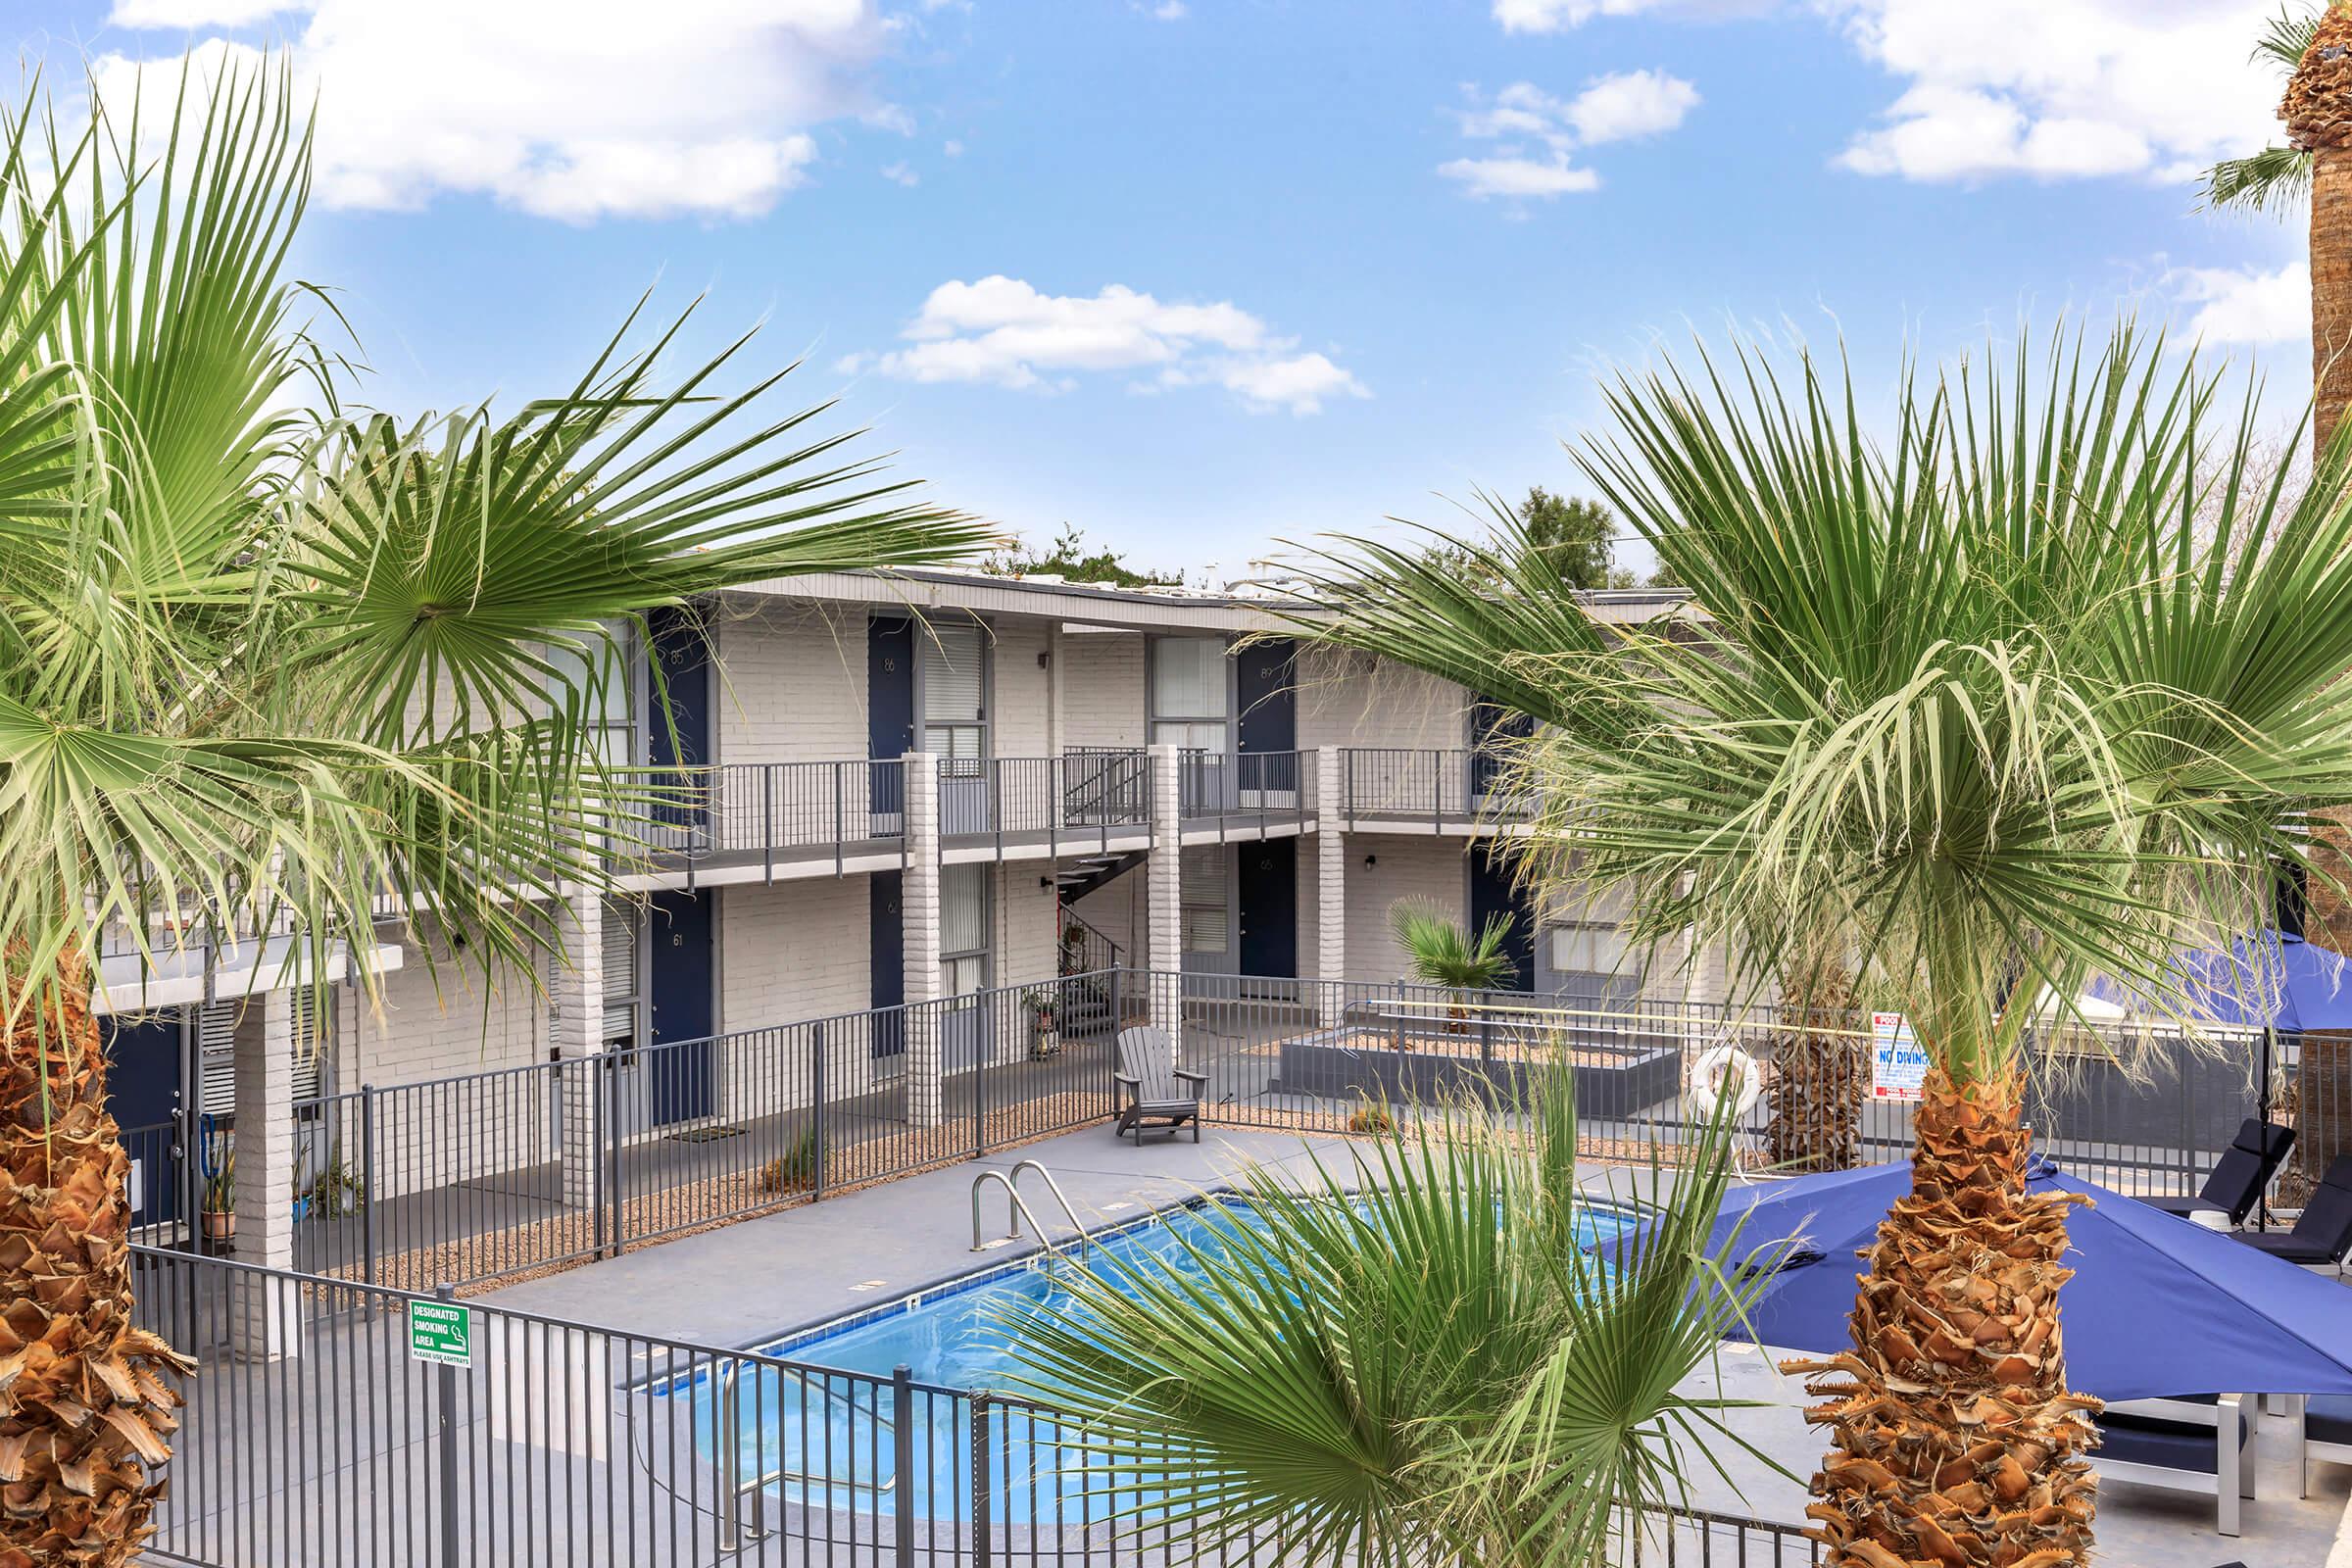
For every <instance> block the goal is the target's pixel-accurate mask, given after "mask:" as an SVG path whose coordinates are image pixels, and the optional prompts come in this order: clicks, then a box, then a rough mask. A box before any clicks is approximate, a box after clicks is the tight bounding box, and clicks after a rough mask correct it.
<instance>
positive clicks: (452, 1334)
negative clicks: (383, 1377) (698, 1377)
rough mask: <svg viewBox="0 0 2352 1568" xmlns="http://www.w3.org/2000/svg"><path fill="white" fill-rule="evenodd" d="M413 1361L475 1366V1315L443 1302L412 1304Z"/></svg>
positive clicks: (462, 1308)
mask: <svg viewBox="0 0 2352 1568" xmlns="http://www.w3.org/2000/svg"><path fill="white" fill-rule="evenodd" d="M409 1359H410V1360H412V1361H430V1362H432V1363H434V1364H435V1365H436V1366H461V1367H469V1366H471V1365H473V1313H472V1312H471V1311H469V1310H467V1309H466V1308H465V1307H463V1306H452V1305H449V1304H448V1303H446V1302H443V1301H411V1302H410V1303H409Z"/></svg>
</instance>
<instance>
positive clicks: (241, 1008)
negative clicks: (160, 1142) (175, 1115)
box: [190, 986, 335, 1116]
mask: <svg viewBox="0 0 2352 1568" xmlns="http://www.w3.org/2000/svg"><path fill="white" fill-rule="evenodd" d="M293 1001H294V1039H295V1048H294V1095H293V1098H294V1099H295V1100H297V1101H304V1100H316V1099H318V1098H319V1096H320V1095H322V1094H324V1093H326V1063H327V1058H328V1057H330V1056H331V1055H333V1054H334V1044H335V1031H334V1012H333V1010H332V1009H331V1008H330V1009H329V1010H328V1012H327V1015H326V1016H327V1027H326V1031H325V1033H324V1034H323V1035H322V1036H321V1037H320V1038H319V1040H317V1041H316V1042H314V1041H313V1040H312V1038H311V1033H310V1029H309V1027H308V1020H309V1018H310V1015H311V992H310V989H309V988H308V987H307V986H306V987H303V988H301V989H299V990H296V991H295V992H294V993H293ZM263 1005H264V1003H263V1000H262V999H261V998H260V997H258V996H257V997H254V998H252V999H250V1000H248V1001H241V1002H211V1003H206V1004H204V1005H201V1006H198V1007H195V1008H192V1009H190V1010H191V1011H193V1012H194V1013H195V1015H196V1108H197V1109H198V1110H201V1111H203V1112H204V1113H205V1114H206V1115H208V1116H231V1115H234V1114H236V1109H237V1073H236V1063H237V1022H238V1019H239V1018H240V1017H241V1016H244V1015H246V1014H248V1013H250V1014H251V1020H250V1021H249V1022H248V1023H247V1024H246V1027H247V1028H248V1029H258V1028H259V1027H260V1026H261V1017H260V1014H261V1009H262V1007H263Z"/></svg>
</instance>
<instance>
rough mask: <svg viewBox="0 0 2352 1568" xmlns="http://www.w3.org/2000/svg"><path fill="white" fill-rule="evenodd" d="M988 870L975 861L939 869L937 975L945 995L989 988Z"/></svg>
mask: <svg viewBox="0 0 2352 1568" xmlns="http://www.w3.org/2000/svg"><path fill="white" fill-rule="evenodd" d="M988 871H989V868H988V867H987V866H986V865H983V864H980V863H978V862H976V861H975V862H969V863H965V864H959V865H943V866H941V867H940V868H939V975H940V985H941V988H942V990H943V993H944V994H945V995H947V996H951V997H962V996H969V995H970V994H971V993H973V992H975V991H981V990H985V989H986V988H987V986H988V883H989V878H988Z"/></svg>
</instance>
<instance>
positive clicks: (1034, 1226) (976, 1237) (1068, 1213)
mask: <svg viewBox="0 0 2352 1568" xmlns="http://www.w3.org/2000/svg"><path fill="white" fill-rule="evenodd" d="M1032 1170H1033V1171H1035V1172H1037V1176H1038V1180H1040V1181H1042V1182H1044V1183H1045V1184H1046V1191H1047V1192H1049V1193H1052V1194H1053V1195H1054V1202H1056V1203H1059V1204H1060V1205H1061V1213H1062V1217H1063V1218H1064V1219H1066V1220H1068V1221H1069V1222H1070V1229H1071V1230H1073V1231H1075V1232H1077V1234H1078V1262H1079V1265H1080V1266H1081V1267H1083V1266H1085V1263H1086V1260H1087V1256H1088V1250H1089V1248H1090V1247H1091V1246H1092V1245H1093V1244H1092V1243H1090V1242H1089V1241H1088V1240H1087V1235H1086V1227H1085V1226H1084V1225H1082V1224H1080V1223H1079V1221H1078V1211H1077V1210H1076V1209H1074V1208H1072V1207H1071V1206H1070V1200H1069V1198H1068V1196H1067V1195H1065V1194H1064V1193H1063V1192H1062V1190H1061V1183H1059V1182H1057V1181H1055V1180H1054V1173H1053V1172H1052V1171H1050V1170H1048V1169H1046V1167H1045V1166H1044V1165H1042V1164H1040V1163H1039V1162H1038V1161H1036V1160H1034V1159H1023V1160H1016V1161H1014V1163H1013V1166H1012V1169H1011V1170H1009V1171H1001V1170H984V1171H982V1172H981V1173H980V1174H979V1175H977V1176H975V1177H973V1178H972V1250H973V1251H975V1252H977V1251H979V1250H982V1249H983V1248H985V1247H986V1246H987V1245H988V1244H987V1243H986V1242H985V1241H984V1240H982V1238H981V1235H980V1190H981V1189H982V1188H983V1187H986V1186H987V1185H988V1184H989V1183H990V1182H995V1183H996V1184H997V1185H998V1186H1000V1187H1002V1188H1004V1189H1005V1197H1006V1198H1008V1199H1010V1200H1011V1201H1012V1202H1011V1205H1010V1218H1011V1221H1012V1237H1011V1239H1012V1240H1018V1239H1019V1237H1020V1234H1021V1221H1022V1220H1023V1219H1024V1218H1026V1219H1027V1220H1028V1221H1029V1228H1030V1229H1031V1230H1033V1231H1035V1232H1036V1233H1037V1240H1038V1245H1039V1246H1041V1247H1043V1248H1044V1249H1045V1250H1046V1267H1047V1268H1049V1269H1051V1268H1052V1267H1053V1266H1054V1258H1055V1257H1057V1256H1059V1255H1060V1253H1061V1248H1059V1247H1056V1246H1055V1245H1054V1241H1053V1239H1052V1238H1050V1237H1049V1236H1047V1235H1046V1227H1045V1226H1044V1225H1043V1224H1042V1223H1040V1222H1039V1220H1038V1217H1037V1213H1036V1211H1035V1210H1034V1209H1032V1208H1030V1206H1029V1204H1028V1202H1027V1201H1025V1200H1023V1199H1022V1197H1021V1173H1022V1172H1023V1171H1032Z"/></svg>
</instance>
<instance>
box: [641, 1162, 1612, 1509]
mask: <svg viewBox="0 0 2352 1568" xmlns="http://www.w3.org/2000/svg"><path fill="white" fill-rule="evenodd" d="M1206 1206H1207V1201H1205V1200H1197V1201H1194V1202H1191V1203H1188V1204H1185V1205H1183V1206H1182V1207H1177V1208H1170V1209H1162V1210H1159V1211H1157V1212H1154V1213H1152V1214H1150V1215H1147V1216H1145V1217H1144V1218H1143V1219H1141V1220H1137V1221H1133V1222H1130V1223H1128V1224H1125V1225H1122V1226H1119V1227H1117V1228H1116V1229H1113V1230H1109V1231H1104V1232H1100V1233H1097V1234H1096V1235H1095V1236H1094V1237H1093V1250H1094V1253H1095V1257H1096V1260H1097V1263H1098V1270H1097V1272H1098V1277H1099V1278H1102V1279H1104V1280H1106V1281H1108V1282H1110V1283H1112V1284H1114V1285H1117V1286H1120V1287H1121V1288H1124V1285H1125V1282H1126V1280H1127V1277H1128V1274H1127V1271H1126V1270H1125V1269H1120V1268H1113V1267H1103V1266H1101V1265H1103V1264H1107V1263H1110V1262H1113V1261H1115V1262H1118V1263H1125V1264H1131V1265H1132V1264H1138V1263H1152V1264H1154V1265H1156V1267H1159V1268H1164V1269H1166V1270H1169V1271H1171V1272H1175V1273H1180V1274H1187V1275H1192V1276H1195V1277H1198V1276H1199V1274H1200V1272H1201V1268H1200V1264H1199V1262H1198V1260H1197V1258H1196V1255H1195V1250H1196V1249H1197V1250H1199V1252H1201V1253H1204V1254H1207V1255H1209V1256H1211V1257H1214V1256H1216V1255H1218V1254H1220V1253H1221V1252H1222V1251H1223V1250H1224V1245H1225V1244H1224V1242H1223V1239H1222V1237H1221V1235H1220V1232H1219V1230H1218V1225H1219V1223H1220V1222H1219V1220H1218V1218H1217V1217H1216V1216H1215V1215H1213V1214H1210V1213H1206V1212H1204V1209H1205V1208H1206ZM1218 1207H1219V1209H1221V1211H1222V1213H1223V1214H1224V1215H1226V1216H1231V1218H1232V1219H1234V1220H1237V1221H1239V1222H1241V1223H1244V1224H1247V1223H1249V1220H1250V1213H1251V1210H1250V1206H1249V1205H1248V1204H1247V1203H1246V1202H1240V1201H1233V1200H1225V1201H1221V1202H1220V1203H1219V1204H1218ZM1623 1223H1624V1217H1623V1216H1622V1215H1620V1214H1618V1213H1617V1212H1615V1211H1613V1210H1609V1209H1604V1208H1593V1209H1587V1210H1584V1211H1582V1212H1581V1213H1580V1216H1579V1220H1578V1230H1579V1235H1580V1238H1581V1239H1583V1240H1587V1241H1599V1240H1604V1239H1606V1238H1607V1237H1609V1236H1612V1235H1614V1234H1616V1232H1617V1231H1618V1230H1619V1229H1620V1228H1621V1227H1622V1225H1623ZM1050 1264H1051V1265H1052V1266H1049V1265H1050ZM1067 1266H1068V1265H1067V1264H1066V1263H1054V1260H1053V1259H1050V1258H1043V1257H1031V1258H1025V1259H1022V1260H1019V1261H1016V1262H1012V1263H1007V1264H1002V1265H999V1266H997V1267H995V1268H989V1269H982V1270H979V1271H976V1272H975V1273H973V1274H970V1275H966V1276H964V1277H963V1278H961V1279H956V1280H952V1281H949V1282H948V1283H946V1284H944V1285H940V1286H937V1287H935V1288H933V1289H931V1290H927V1291H922V1292H918V1293H916V1294H914V1295H911V1296H907V1297H903V1298H901V1299H897V1300H895V1301H889V1302H885V1303H883V1304H881V1305H879V1306H874V1307H870V1308H867V1309H866V1310H863V1311H860V1312H858V1313H855V1314H853V1315H851V1316H849V1317H846V1318H842V1319H839V1320H837V1321H835V1322H832V1323H827V1324H820V1325H818V1326H816V1327H814V1328H809V1329H803V1330H799V1331H797V1332H795V1333H793V1334H790V1335H787V1336H785V1337H783V1338H781V1339H778V1340H776V1341H774V1342H772V1343H770V1344H766V1345H762V1346H760V1347H759V1348H758V1353H759V1354H760V1355H766V1356H775V1357H779V1358H781V1359H784V1360H788V1361H792V1362H795V1363H797V1364H799V1365H801V1366H804V1367H809V1368H811V1369H812V1370H811V1371H809V1372H806V1373H798V1372H786V1371H783V1370H782V1369H777V1368H762V1369H760V1372H759V1373H758V1375H757V1377H756V1378H746V1379H743V1380H741V1382H740V1383H739V1384H738V1385H736V1386H724V1385H721V1386H713V1385H712V1384H711V1382H710V1381H709V1380H705V1379H696V1380H694V1381H693V1382H692V1383H691V1384H690V1385H688V1386H686V1387H683V1388H676V1389H671V1390H666V1391H662V1392H664V1393H666V1394H667V1395H668V1396H669V1397H691V1398H692V1399H693V1400H694V1402H695V1410H694V1428H695V1433H696V1444H697V1446H698V1447H699V1448H701V1450H702V1451H703V1453H704V1455H705V1457H707V1458H711V1459H713V1460H715V1461H718V1462H720V1463H721V1464H722V1466H724V1467H726V1468H731V1469H732V1470H733V1471H734V1473H735V1474H736V1475H737V1476H738V1477H739V1478H740V1481H741V1484H742V1485H743V1486H745V1487H746V1488H750V1487H752V1486H754V1485H755V1484H760V1485H764V1486H765V1487H766V1489H767V1490H768V1491H769V1493H770V1495H777V1496H779V1497H780V1498H781V1499H782V1500H785V1501H788V1502H794V1503H807V1504H810V1505H816V1506H836V1507H856V1508H858V1509H869V1510H870V1509H877V1508H878V1509H879V1510H880V1511H882V1512H884V1513H888V1512H891V1511H893V1509H894V1508H895V1504H896V1498H897V1496H898V1495H900V1493H901V1492H902V1491H904V1492H906V1493H907V1495H909V1496H910V1498H911V1507H912V1508H913V1509H914V1511H915V1512H916V1513H917V1514H918V1515H920V1516H924V1517H929V1518H932V1519H939V1520H964V1519H969V1518H970V1517H971V1494H972V1473H973V1466H974V1464H975V1462H976V1461H975V1457H974V1435H973V1433H972V1432H971V1430H970V1427H971V1402H970V1401H969V1400H968V1399H965V1398H962V1397H959V1396H960V1395H962V1394H964V1393H967V1392H971V1391H997V1392H1005V1393H1008V1394H1011V1395H1013V1396H1014V1402H1012V1403H1009V1404H1004V1405H994V1406H992V1420H991V1427H990V1430H989V1431H988V1433H987V1434H986V1444H985V1447H986V1449H987V1455H986V1459H985V1461H984V1462H985V1463H986V1465H987V1467H988V1477H989V1482H990V1486H989V1489H988V1490H989V1491H990V1493H991V1494H992V1499H993V1506H992V1514H993V1516H994V1518H995V1519H996V1521H997V1522H998V1523H1001V1524H1028V1523H1030V1522H1032V1521H1036V1520H1056V1521H1075V1520H1080V1519H1100V1518H1102V1517H1103V1514H1104V1512H1105V1510H1106V1507H1107V1506H1108V1504H1107V1502H1106V1498H1105V1495H1104V1494H1105V1493H1106V1491H1110V1492H1117V1493H1118V1494H1119V1495H1120V1500H1121V1502H1123V1503H1126V1504H1129V1505H1132V1504H1133V1503H1134V1502H1135V1501H1137V1500H1138V1499H1137V1498H1136V1497H1135V1495H1134V1494H1133V1492H1132V1490H1131V1489H1127V1488H1121V1487H1119V1486H1118V1485H1117V1484H1116V1480H1115V1478H1106V1477H1105V1476H1104V1475H1103V1473H1102V1472H1100V1471H1099V1470H1096V1471H1089V1470H1088V1469H1087V1467H1086V1455H1085V1454H1084V1453H1083V1452H1082V1451H1081V1450H1080V1448H1079V1446H1078V1445H1077V1437H1076V1434H1074V1433H1070V1432H1065V1431H1063V1430H1062V1429H1060V1428H1059V1427H1058V1426H1057V1425H1056V1424H1055V1423H1054V1420H1053V1419H1052V1418H1051V1417H1049V1416H1046V1415H1042V1414H1038V1413H1034V1412H1032V1411H1031V1410H1030V1409H1029V1408H1028V1407H1027V1406H1025V1405H1023V1404H1021V1403H1019V1402H1018V1395H1019V1393H1020V1392H1021V1391H1020V1390H1019V1389H1018V1388H1017V1386H1016V1382H1015V1380H1016V1377H1017V1376H1018V1371H1019V1363H1018V1362H1017V1361H1016V1360H1015V1359H1014V1357H1013V1355H1012V1352H1011V1348H1010V1345H1009V1331H1008V1329H1007V1327H1006V1325H1007V1323H1008V1322H1010V1321H1015V1320H1017V1319H1018V1318H1019V1317H1021V1316H1023V1315H1025V1314H1026V1313H1028V1312H1031V1311H1041V1312H1049V1313H1067V1312H1073V1311H1076V1310H1079V1308H1078V1306H1077V1303H1076V1301H1075V1299H1073V1298H1072V1297H1071V1295H1070V1293H1069V1292H1068V1290H1067V1289H1065V1288H1064V1286H1063V1284H1062V1282H1061V1279H1060V1277H1059V1270H1061V1269H1064V1268H1066V1267H1067ZM902 1365H904V1366H906V1367H907V1368H908V1369H909V1371H910V1373H911V1379H912V1383H913V1385H914V1388H913V1389H912V1390H911V1391H910V1395H911V1402H912V1405H913V1408H912V1410H911V1411H910V1412H909V1414H910V1416H911V1424H912V1428H913V1431H912V1434H911V1443H910V1444H909V1446H908V1451H909V1452H910V1454H911V1456H912V1458H913V1460H914V1470H915V1472H916V1473H915V1474H914V1475H913V1476H912V1477H911V1478H910V1480H909V1484H908V1486H907V1488H905V1489H901V1488H900V1487H898V1485H897V1484H896V1483H897V1456H898V1451H899V1443H898V1430H897V1418H898V1412H897V1410H896V1409H895V1404H896V1399H895V1395H894V1391H893V1390H892V1389H891V1387H890V1386H889V1380H890V1378H891V1377H892V1375H893V1373H894V1372H895V1370H896V1369H897V1368H898V1367H900V1366H902ZM816 1368H831V1369H834V1370H836V1371H838V1372H839V1373H841V1374H845V1375H844V1376H840V1377H829V1376H827V1375H825V1374H824V1373H823V1372H820V1371H815V1370H813V1369H816ZM875 1380H880V1381H879V1382H878V1383H877V1382H876V1381H875ZM728 1447H731V1448H732V1463H731V1464H728V1463H727V1460H726V1457H725V1455H724V1454H722V1449H724V1448H728ZM1140 1500H1141V1501H1143V1502H1145V1503H1147V1504H1148V1503H1149V1501H1150V1500H1151V1499H1149V1498H1148V1497H1147V1498H1143V1499H1140Z"/></svg>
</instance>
